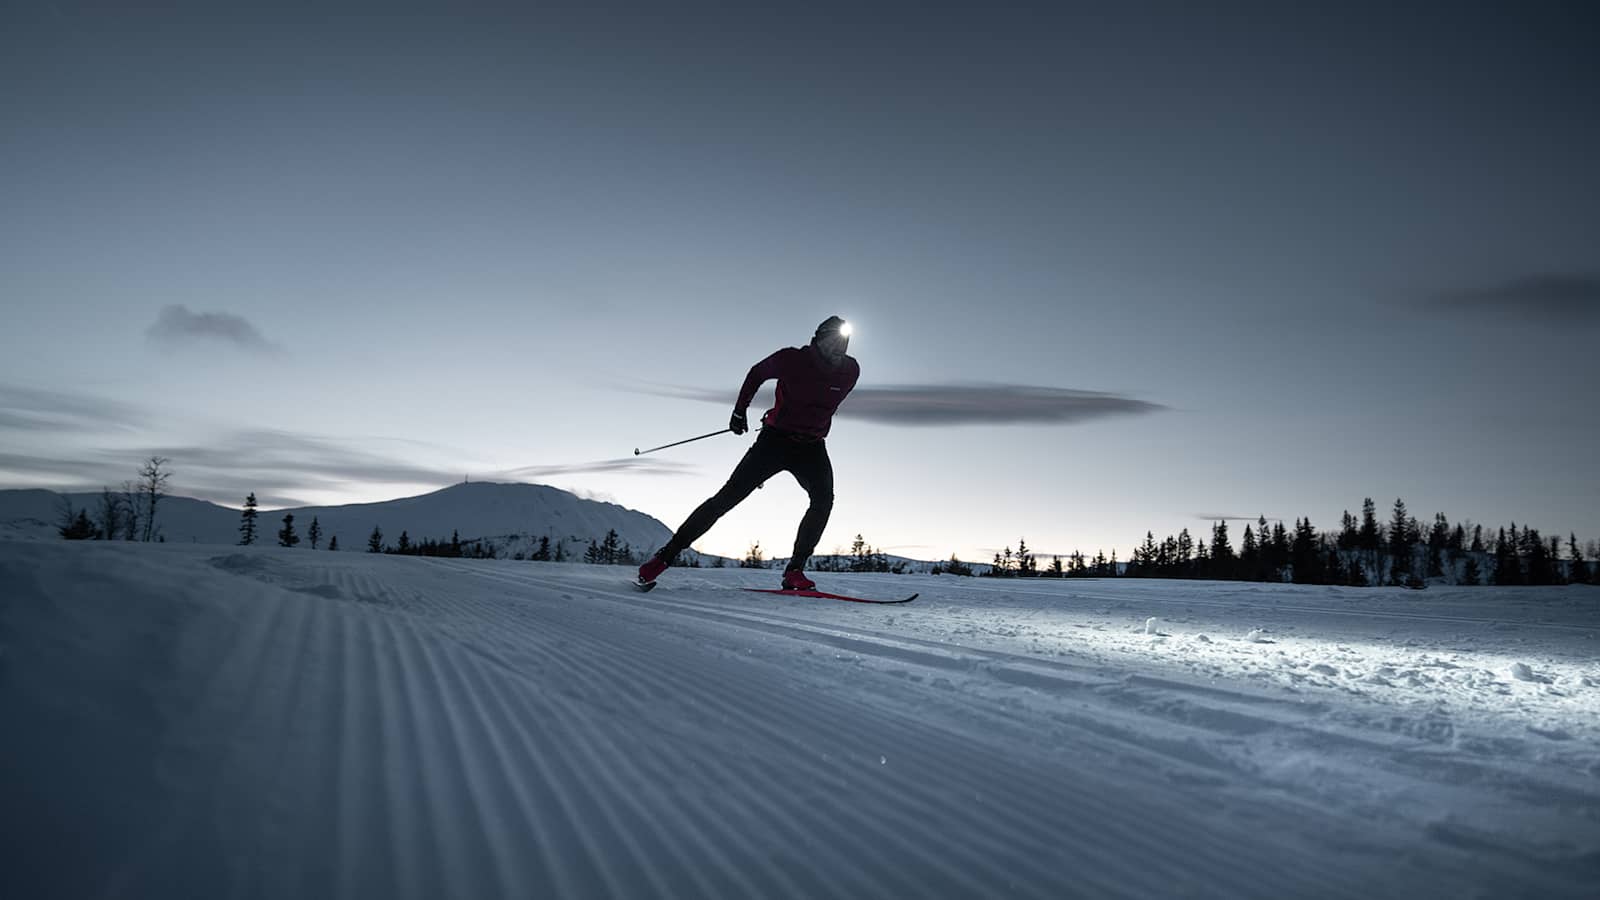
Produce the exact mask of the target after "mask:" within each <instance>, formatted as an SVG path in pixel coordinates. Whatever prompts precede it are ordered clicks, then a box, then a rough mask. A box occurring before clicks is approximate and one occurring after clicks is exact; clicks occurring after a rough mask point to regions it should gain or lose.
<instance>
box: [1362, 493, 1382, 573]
mask: <svg viewBox="0 0 1600 900" xmlns="http://www.w3.org/2000/svg"><path fill="white" fill-rule="evenodd" d="M1382 543H1383V536H1382V535H1381V534H1379V533H1378V507H1377V504H1375V503H1373V502H1372V498H1371V497H1368V498H1366V499H1365V500H1363V501H1361V530H1360V531H1359V532H1357V533H1356V549H1358V550H1360V551H1361V552H1362V553H1364V554H1365V555H1366V557H1367V561H1368V562H1369V563H1371V565H1372V567H1373V569H1374V571H1379V572H1380V577H1381V570H1379V568H1378V550H1379V548H1380V547H1381V546H1382ZM1361 583H1362V584H1363V585H1365V584H1366V579H1365V578H1363V579H1362V581H1361Z"/></svg>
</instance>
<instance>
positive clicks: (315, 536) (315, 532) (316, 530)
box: [306, 516, 322, 550]
mask: <svg viewBox="0 0 1600 900" xmlns="http://www.w3.org/2000/svg"><path fill="white" fill-rule="evenodd" d="M306 538H307V539H308V540H310V541H311V549H313V550H315V549H317V543H318V542H319V541H321V540H322V525H321V524H320V523H319V522H317V517H316V516H312V517H311V527H310V528H308V529H306Z"/></svg>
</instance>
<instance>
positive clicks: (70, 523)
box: [56, 501, 100, 541]
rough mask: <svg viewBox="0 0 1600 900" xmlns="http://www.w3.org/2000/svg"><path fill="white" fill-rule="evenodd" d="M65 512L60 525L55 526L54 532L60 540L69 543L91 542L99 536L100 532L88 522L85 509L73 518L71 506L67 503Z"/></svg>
mask: <svg viewBox="0 0 1600 900" xmlns="http://www.w3.org/2000/svg"><path fill="white" fill-rule="evenodd" d="M66 511H67V514H66V515H65V516H63V522H62V524H60V525H58V526H56V532H57V533H58V534H60V535H61V537H62V538H64V539H66V540H69V541H92V540H94V539H95V538H96V537H97V536H98V535H99V533H100V532H99V531H98V530H97V529H96V528H95V527H94V523H93V522H91V521H89V510H88V509H87V508H85V509H80V510H78V514H77V515H76V516H73V515H71V513H72V506H71V503H70V501H68V505H67V508H66Z"/></svg>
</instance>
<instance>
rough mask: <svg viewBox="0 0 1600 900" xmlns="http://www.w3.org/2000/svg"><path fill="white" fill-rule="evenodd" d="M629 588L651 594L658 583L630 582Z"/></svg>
mask: <svg viewBox="0 0 1600 900" xmlns="http://www.w3.org/2000/svg"><path fill="white" fill-rule="evenodd" d="M628 586H629V587H631V588H633V589H634V590H636V591H640V592H643V593H649V592H650V590H651V588H654V587H655V586H656V583H655V582H654V581H630V582H628Z"/></svg>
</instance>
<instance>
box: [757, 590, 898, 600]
mask: <svg viewBox="0 0 1600 900" xmlns="http://www.w3.org/2000/svg"><path fill="white" fill-rule="evenodd" d="M744 590H747V591H754V592H756V593H758V594H784V595H787V596H790V597H818V598H821V599H823V600H846V601H849V602H850V603H910V602H911V601H913V600H915V599H917V597H919V596H920V595H919V594H912V595H911V596H909V597H907V598H905V599H903V600H868V599H866V598H865V597H846V596H845V595H843V594H829V593H826V592H824V591H783V590H777V589H775V588H744Z"/></svg>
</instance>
